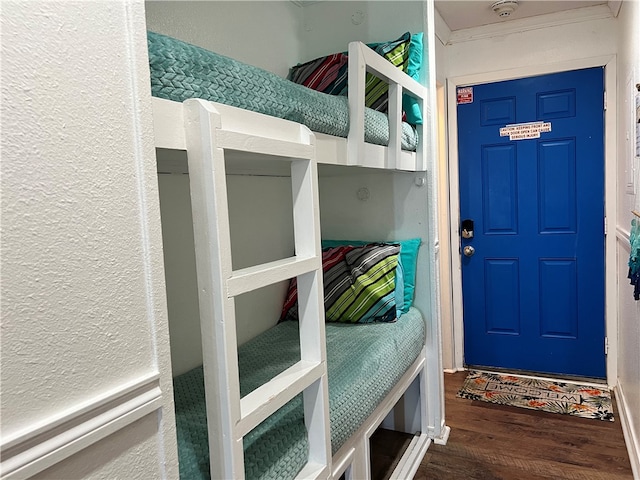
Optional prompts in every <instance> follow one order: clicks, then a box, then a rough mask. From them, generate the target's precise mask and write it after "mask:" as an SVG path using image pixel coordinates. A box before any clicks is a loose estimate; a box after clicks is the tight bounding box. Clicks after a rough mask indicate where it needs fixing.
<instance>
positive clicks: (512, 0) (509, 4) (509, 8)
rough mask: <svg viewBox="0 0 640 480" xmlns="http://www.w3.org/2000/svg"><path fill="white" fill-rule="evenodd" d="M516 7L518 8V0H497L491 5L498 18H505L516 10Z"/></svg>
mask: <svg viewBox="0 0 640 480" xmlns="http://www.w3.org/2000/svg"><path fill="white" fill-rule="evenodd" d="M516 8H518V2H517V1H516V0H498V1H497V2H494V3H493V5H491V10H493V11H494V12H495V13H496V15H498V16H499V17H500V18H507V17H508V16H510V15H511V14H512V13H513V12H515V11H516Z"/></svg>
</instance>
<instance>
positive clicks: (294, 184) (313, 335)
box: [291, 127, 331, 475]
mask: <svg viewBox="0 0 640 480" xmlns="http://www.w3.org/2000/svg"><path fill="white" fill-rule="evenodd" d="M301 129H302V127H301ZM311 139H312V140H314V137H311ZM314 143H315V141H314ZM313 152H314V154H313V155H312V158H310V159H309V160H308V161H304V160H294V161H292V163H291V188H292V199H293V224H294V239H295V248H296V255H301V256H305V257H306V256H308V255H315V256H317V257H318V258H319V259H320V262H319V264H318V267H317V268H316V269H315V270H313V271H311V272H309V273H306V274H303V275H299V276H298V277H297V282H298V308H299V323H300V356H301V359H302V360H303V361H304V360H306V361H312V362H320V363H321V364H322V365H323V367H324V374H323V375H322V376H321V377H320V379H318V380H317V381H315V382H314V383H313V384H312V385H311V386H310V387H308V388H306V389H305V390H304V391H303V403H304V418H305V424H306V427H307V432H308V439H309V463H314V464H319V465H325V466H327V469H326V472H325V473H326V474H327V475H328V474H329V472H330V471H331V434H330V429H329V425H330V422H329V388H328V378H327V368H326V361H327V358H326V339H325V324H324V321H325V311H324V288H323V277H322V261H321V259H322V249H321V246H320V200H319V195H318V169H317V164H316V158H315V149H314V150H313Z"/></svg>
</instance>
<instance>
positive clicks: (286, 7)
mask: <svg viewBox="0 0 640 480" xmlns="http://www.w3.org/2000/svg"><path fill="white" fill-rule="evenodd" d="M145 9H146V16H147V28H148V29H149V30H152V31H154V32H157V33H162V34H164V35H169V36H171V37H175V38H178V39H180V40H183V41H185V42H188V43H191V44H193V45H197V46H199V47H203V48H206V49H208V50H212V51H214V52H216V53H219V54H221V55H226V56H228V57H231V58H234V59H236V60H239V61H241V62H245V63H248V64H250V65H255V66H256V67H260V68H263V69H265V70H268V71H270V72H273V73H275V74H277V75H280V76H282V77H286V75H287V73H288V72H289V67H291V66H292V65H295V64H296V63H297V62H298V61H299V59H300V44H299V42H298V41H297V37H298V35H297V31H298V25H299V18H300V15H301V10H302V8H300V7H298V6H297V5H295V4H294V3H292V2H288V1H286V2H283V1H212V2H203V1H195V2H183V1H157V0H156V1H147V2H146V4H145Z"/></svg>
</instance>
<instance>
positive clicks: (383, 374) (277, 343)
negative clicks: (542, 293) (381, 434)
mask: <svg viewBox="0 0 640 480" xmlns="http://www.w3.org/2000/svg"><path fill="white" fill-rule="evenodd" d="M326 330H327V366H328V374H329V405H330V412H331V413H330V419H331V450H332V453H335V452H336V451H337V450H338V449H339V448H340V447H341V446H342V444H343V443H344V442H345V441H346V440H347V439H349V437H350V436H351V435H352V434H353V433H354V432H355V431H356V430H357V429H358V428H359V427H360V425H362V423H363V422H364V421H365V420H366V419H367V417H368V416H369V415H371V413H373V411H374V410H375V408H376V406H377V405H378V404H379V403H380V402H381V401H382V399H383V398H384V397H385V396H386V395H387V394H388V393H389V392H390V391H391V389H392V388H393V386H394V385H395V384H396V383H397V382H398V380H399V379H400V377H402V375H403V374H404V372H405V371H406V370H407V368H408V367H409V366H410V365H411V364H412V363H413V362H414V360H415V359H416V358H417V357H418V354H419V353H420V351H421V349H422V346H423V345H424V336H425V328H424V320H423V318H422V316H421V315H420V313H419V312H418V310H417V309H415V308H411V309H410V310H409V312H408V313H405V314H404V315H402V316H401V317H400V318H399V319H398V321H397V322H395V323H373V324H337V323H327V324H326ZM238 357H239V368H240V390H241V394H242V395H243V396H244V395H247V394H248V393H250V392H251V391H253V390H254V389H256V388H257V387H259V386H260V385H262V384H263V383H265V382H266V381H268V380H269V379H271V378H273V377H274V376H275V375H277V374H278V373H280V372H282V371H283V370H285V369H286V368H288V367H290V366H291V365H293V364H294V363H295V362H297V361H298V360H299V359H300V348H299V340H298V322H292V321H288V322H283V323H280V324H278V325H277V326H275V327H274V328H272V329H270V330H268V331H266V332H264V333H263V334H261V335H259V336H258V337H256V338H254V339H253V340H251V341H249V342H248V343H246V344H244V345H242V346H241V347H239V349H238ZM174 395H175V405H176V423H177V434H178V456H179V461H180V478H181V479H182V480H194V479H206V478H209V451H208V439H207V426H206V421H207V417H206V412H205V399H204V380H203V377H202V367H199V368H196V369H194V370H191V371H189V372H187V373H185V374H183V375H180V376H178V377H176V378H175V379H174ZM244 452H245V475H246V478H247V479H277V480H284V479H287V478H293V477H295V475H296V474H297V473H298V472H299V471H300V470H301V469H302V467H303V466H304V465H305V463H306V459H307V452H308V444H307V437H306V430H305V426H304V417H303V409H302V396H301V395H298V396H297V397H296V398H294V399H293V400H292V401H290V402H289V403H287V404H286V405H285V406H284V407H282V408H281V409H280V410H278V411H277V412H276V413H275V414H274V415H272V416H271V417H269V418H268V419H267V420H265V421H264V422H263V423H261V424H260V425H258V426H257V427H256V428H255V429H254V430H253V431H251V432H250V433H249V434H248V435H247V436H246V437H245V438H244Z"/></svg>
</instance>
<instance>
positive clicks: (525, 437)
mask: <svg viewBox="0 0 640 480" xmlns="http://www.w3.org/2000/svg"><path fill="white" fill-rule="evenodd" d="M465 377H466V372H459V373H455V374H445V409H446V423H447V425H449V426H450V427H451V435H450V437H449V441H448V443H447V445H435V444H432V445H431V446H430V447H429V450H428V451H427V454H426V456H425V458H424V460H423V461H422V464H421V466H420V468H419V469H418V472H417V473H416V476H415V477H414V478H415V480H445V479H446V480H458V479H460V480H463V479H464V480H497V479H500V480H542V479H545V480H551V479H553V480H600V479H602V480H632V479H633V474H632V471H631V465H630V463H629V457H628V454H627V450H626V447H625V443H624V438H623V434H622V427H621V426H620V418H619V416H618V412H617V408H616V406H615V403H614V411H615V415H616V418H615V421H614V422H605V421H600V420H591V419H584V418H577V417H571V416H568V415H560V414H553V413H545V412H538V411H534V410H527V409H522V408H515V407H505V406H501V405H493V404H490V403H486V402H480V401H471V400H465V399H462V398H457V397H456V394H457V393H458V390H459V389H460V387H461V386H462V382H463V381H464V379H465ZM407 442H408V440H407V438H406V436H404V435H402V434H397V433H396V432H389V431H380V432H377V433H376V435H374V437H372V439H371V450H372V472H373V478H374V479H376V480H377V479H384V478H388V474H389V472H391V471H392V470H393V463H394V461H395V459H396V458H397V455H398V453H397V452H398V451H400V450H401V449H402V448H404V447H406V445H407Z"/></svg>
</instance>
